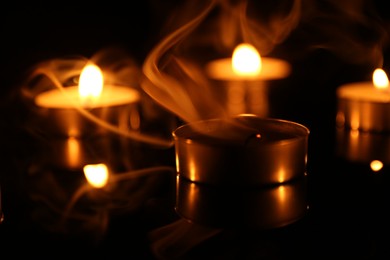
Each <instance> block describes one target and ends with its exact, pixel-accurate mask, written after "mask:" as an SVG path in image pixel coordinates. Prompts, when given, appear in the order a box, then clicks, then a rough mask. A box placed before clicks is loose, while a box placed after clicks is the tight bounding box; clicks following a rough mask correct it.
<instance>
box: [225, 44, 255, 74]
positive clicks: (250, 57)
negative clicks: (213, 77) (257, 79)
mask: <svg viewBox="0 0 390 260" xmlns="http://www.w3.org/2000/svg"><path fill="white" fill-rule="evenodd" d="M261 65H262V63H261V57H260V54H259V53H258V51H257V50H256V48H255V47H253V46H252V45H250V44H248V43H242V44H239V45H238V46H237V47H236V48H235V50H234V52H233V56H232V68H233V71H234V73H236V74H238V75H245V76H258V75H259V74H260V71H261Z"/></svg>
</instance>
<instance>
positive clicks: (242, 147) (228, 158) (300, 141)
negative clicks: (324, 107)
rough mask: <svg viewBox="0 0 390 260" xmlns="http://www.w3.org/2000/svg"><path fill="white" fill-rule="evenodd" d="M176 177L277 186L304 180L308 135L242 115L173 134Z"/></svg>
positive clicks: (284, 124) (282, 122)
mask: <svg viewBox="0 0 390 260" xmlns="http://www.w3.org/2000/svg"><path fill="white" fill-rule="evenodd" d="M173 136H174V141H175V150H176V166H177V172H178V174H180V176H182V177H184V178H186V179H188V180H190V181H193V182H197V183H208V184H218V185H226V184H229V185H239V186H242V185H244V186H248V185H250V186H256V185H271V184H273V185H274V184H281V183H284V182H287V181H291V180H293V179H295V178H299V177H301V176H303V175H304V174H306V163H307V142H308V136H309V130H308V129H307V128H306V127H305V126H303V125H300V124H298V123H295V122H290V121H286V120H279V119H271V118H269V119H265V118H261V117H258V116H255V115H250V114H246V115H240V116H237V117H232V118H231V119H226V120H225V119H222V118H221V119H209V120H204V121H199V122H193V123H189V124H186V125H183V126H180V127H179V128H177V129H176V130H175V131H174V132H173Z"/></svg>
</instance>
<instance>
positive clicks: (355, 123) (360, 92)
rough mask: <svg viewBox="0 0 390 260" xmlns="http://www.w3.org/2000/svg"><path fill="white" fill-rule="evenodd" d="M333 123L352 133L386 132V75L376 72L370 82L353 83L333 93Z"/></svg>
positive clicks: (389, 98) (389, 122) (389, 123)
mask: <svg viewBox="0 0 390 260" xmlns="http://www.w3.org/2000/svg"><path fill="white" fill-rule="evenodd" d="M337 97H338V104H337V115H336V123H337V125H338V126H343V127H346V128H350V129H353V130H363V131H373V132H386V131H389V130H390V89H389V81H388V78H387V75H386V73H385V72H384V71H383V70H382V69H376V70H375V71H374V73H373V77H372V81H364V82H353V83H348V84H345V85H343V86H340V87H339V88H338V89H337Z"/></svg>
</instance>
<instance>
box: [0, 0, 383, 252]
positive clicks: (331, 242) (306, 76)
mask: <svg viewBox="0 0 390 260" xmlns="http://www.w3.org/2000/svg"><path fill="white" fill-rule="evenodd" d="M270 2H271V1H270ZM280 2H283V1H280ZM345 2H347V3H349V2H351V3H350V4H351V5H350V6H353V7H354V8H355V7H356V6H357V5H359V4H360V3H362V8H361V9H359V8H358V9H359V10H360V11H362V13H361V14H362V15H363V17H364V18H365V20H364V21H365V22H364V23H363V22H361V21H362V20H360V19H357V20H356V21H359V22H356V23H353V22H352V20H349V22H346V23H344V22H345V20H344V19H337V18H335V19H333V18H334V17H333V16H320V15H318V16H316V15H313V14H308V15H307V16H304V17H303V18H304V19H302V22H301V23H300V24H299V26H298V27H297V28H296V29H295V30H294V31H292V32H291V35H290V36H289V37H288V38H287V39H286V40H285V41H284V42H283V43H281V44H280V45H279V46H278V47H277V48H275V50H274V53H273V54H275V55H276V56H280V57H283V58H285V59H287V60H288V61H290V63H291V64H292V67H293V73H292V75H291V77H289V78H288V79H286V80H282V81H280V82H273V83H272V84H273V85H274V86H275V88H274V90H273V91H271V97H270V98H271V102H272V104H273V105H272V106H273V110H272V113H273V114H272V116H275V117H278V118H283V119H288V120H293V121H296V122H299V123H302V124H304V125H306V126H307V127H308V128H309V129H310V131H311V133H310V139H309V162H308V166H309V169H308V173H309V176H310V178H309V186H308V187H309V200H310V204H311V209H310V211H309V214H308V216H307V217H305V218H304V219H303V220H301V221H299V222H298V223H296V224H294V225H291V226H289V227H287V228H284V229H281V230H280V229H277V230H275V231H274V230H272V231H266V232H261V231H260V232H259V233H256V232H253V231H247V230H246V231H238V232H233V231H227V232H226V233H222V235H220V236H219V237H218V236H217V237H216V238H214V239H210V240H209V241H206V242H205V243H204V244H201V245H200V246H198V247H195V248H194V249H193V250H192V251H190V252H189V254H188V257H187V256H186V258H188V259H199V258H204V257H205V256H206V257H207V256H210V255H211V256H214V257H215V258H218V257H220V259H242V258H241V257H243V258H244V259H260V258H262V257H265V258H267V259H287V257H289V256H296V257H300V258H308V259H313V257H317V256H322V255H326V256H329V257H336V256H337V255H339V256H344V257H345V256H349V257H351V258H359V257H362V258H363V259H385V258H386V257H387V258H388V257H389V256H390V253H389V249H388V245H389V243H390V241H389V238H388V231H389V227H388V222H389V221H388V220H389V219H390V218H389V217H390V216H389V214H388V209H389V198H390V196H389V195H390V194H389V188H388V185H389V184H390V181H389V174H390V171H389V170H388V169H387V167H388V165H385V168H384V170H382V172H380V173H379V174H372V172H371V171H370V170H369V167H368V165H367V164H366V163H355V162H349V161H348V160H346V159H344V158H340V157H338V156H336V154H335V150H336V145H337V144H336V142H335V123H334V120H335V111H336V103H337V100H336V96H335V90H336V89H337V87H338V86H340V85H341V84H343V83H345V82H350V81H360V80H369V79H370V76H371V73H372V69H373V68H375V67H376V66H377V65H383V68H384V69H385V70H386V69H387V71H389V68H390V65H389V63H388V61H387V57H388V52H389V50H388V48H389V45H388V33H389V32H390V27H389V13H390V12H389V11H390V9H389V8H388V7H387V5H386V6H385V3H384V2H385V1H345ZM317 3H318V5H319V6H320V9H321V10H322V11H324V12H325V13H326V14H332V13H333V11H335V10H337V8H336V9H332V6H334V5H335V4H337V1H317ZM180 4H182V2H180V1H172V0H171V1H157V0H153V1H151V0H149V1H140V2H135V1H128V2H123V1H109V2H104V3H98V2H91V3H86V2H82V3H80V2H78V1H67V2H61V1H60V2H58V1H57V2H46V1H34V2H29V3H19V2H13V3H11V2H10V3H9V4H8V5H7V7H6V8H2V10H1V15H0V26H1V31H0V34H1V48H0V52H1V55H0V64H1V72H0V73H1V74H0V79H1V83H0V94H1V114H0V115H1V118H0V128H1V129H0V131H1V133H2V135H1V140H0V144H1V147H0V149H1V151H0V155H1V157H2V160H1V163H2V165H3V166H2V168H4V170H3V171H1V174H0V177H1V178H0V184H1V187H2V199H3V211H4V212H5V215H6V218H5V219H6V222H5V223H3V224H1V225H2V226H1V225H0V238H1V239H0V241H1V242H2V243H3V244H0V259H12V257H7V256H6V255H5V254H3V253H2V252H3V251H9V252H11V253H12V254H19V253H22V251H24V249H25V248H28V249H29V250H30V251H26V253H27V254H30V255H31V256H34V255H36V256H42V257H44V256H47V257H49V256H51V255H52V253H51V251H50V250H57V252H56V253H62V254H64V255H67V256H73V255H74V254H77V253H79V250H80V249H81V248H82V245H81V244H80V241H79V240H78V239H76V241H73V240H71V239H68V238H67V237H66V238H63V237H62V236H60V238H58V237H57V236H55V235H52V234H51V232H50V231H47V230H42V229H41V228H40V227H36V226H35V225H34V224H35V223H31V222H32V221H31V220H29V221H27V223H26V221H25V218H27V219H29V217H28V216H27V215H25V216H23V217H21V216H20V215H19V214H27V213H26V212H29V210H28V209H29V207H30V205H28V204H25V201H24V200H25V197H24V196H25V194H24V193H23V190H22V189H20V188H21V187H23V185H21V186H20V182H21V183H23V178H24V177H26V176H25V173H24V172H23V164H24V162H25V161H28V160H30V157H29V154H34V153H35V151H34V150H31V147H30V146H29V145H28V143H27V142H28V138H26V136H25V135H24V134H25V133H24V132H23V129H21V128H20V126H18V125H17V123H19V122H20V121H22V120H24V118H23V117H22V116H23V115H24V114H23V113H21V111H20V110H21V108H20V107H19V105H20V104H19V103H18V95H19V90H20V87H21V83H22V82H23V80H24V78H25V76H26V73H28V71H29V69H30V68H31V66H33V65H35V64H36V63H37V62H40V61H42V60H47V59H51V58H57V57H63V56H67V55H82V56H86V57H90V56H92V55H93V54H95V53H96V52H98V51H99V50H102V49H104V48H107V47H113V46H114V47H118V48H122V49H124V50H126V51H127V52H128V54H129V55H130V56H131V57H133V58H134V60H135V61H136V62H137V63H138V64H139V65H140V66H141V65H142V63H143V60H144V59H145V57H146V55H147V54H148V52H149V51H150V50H151V49H152V48H153V46H154V45H155V44H156V43H158V42H159V40H161V39H162V37H163V35H165V33H166V30H165V29H166V27H165V24H166V22H167V21H168V20H169V19H170V18H172V13H174V12H173V11H175V10H176V8H177V7H179V6H180ZM276 5H277V4H275V3H274V4H271V3H269V6H267V8H268V9H266V10H272V8H273V7H275V6H276ZM347 6H348V4H346V5H345V8H347ZM354 8H353V10H355V9H354ZM347 13H348V9H342V12H340V14H341V15H345V14H347ZM324 17H325V18H331V20H329V21H328V20H327V19H325V18H324ZM322 18H324V20H322ZM343 18H346V17H343ZM316 21H319V22H320V24H327V25H332V26H331V27H326V26H324V27H320V28H322V29H323V30H320V29H317V27H316V26H314V25H315V24H316V23H315V22H316ZM344 26H345V27H344ZM329 28H330V29H329ZM337 28H341V29H345V31H342V30H341V33H337V34H335V35H334V36H332V32H335V30H336V29H337ZM346 35H349V36H351V37H352V38H349V39H353V40H351V41H348V40H345V39H344V37H342V36H346ZM346 38H348V37H346ZM330 39H331V40H330ZM337 39H340V42H338V44H336V45H335V44H334V42H337ZM360 40H361V41H360ZM359 41H360V42H359ZM351 42H355V43H357V42H359V44H356V45H352V44H351ZM378 45H380V46H381V48H380V49H381V51H382V53H381V55H379V56H382V59H380V58H377V56H375V55H371V54H368V53H370V52H367V50H370V49H371V50H372V49H374V48H376V47H377V46H378ZM18 116H21V117H20V118H15V117H18ZM384 145H386V144H384ZM168 179H169V178H168ZM14 188H15V189H16V191H15V190H14ZM168 193H169V192H168ZM159 195H160V194H159ZM164 195H166V194H165V193H164ZM169 196H171V194H169V195H168V197H169ZM153 199H155V198H153ZM154 201H157V204H158V205H159V206H156V205H155V204H153V207H151V208H152V209H153V210H150V209H149V211H143V212H142V214H134V215H130V216H128V215H125V216H120V217H117V219H115V218H114V220H113V221H112V223H111V224H110V228H111V229H112V230H113V231H110V232H108V234H107V235H106V236H105V237H104V239H103V240H102V241H101V242H99V243H98V246H97V248H100V251H99V250H98V252H99V253H98V254H97V255H98V256H101V257H102V259H113V258H124V259H127V258H131V259H133V257H135V259H140V257H141V258H143V259H145V258H151V259H153V258H154V257H155V256H153V255H152V253H151V252H150V247H149V240H148V238H147V236H146V235H145V234H146V233H147V232H148V231H150V230H152V229H153V228H156V227H158V226H159V225H161V226H164V225H165V224H168V223H170V221H173V220H175V218H176V217H177V216H176V215H175V214H174V213H173V212H171V211H172V208H169V207H170V206H171V205H170V203H169V202H168V203H167V204H168V205H167V206H168V210H161V209H159V207H161V208H162V207H163V206H165V205H166V204H165V203H166V202H165V200H163V202H161V201H159V200H157V199H156V200H154ZM150 203H151V202H150ZM22 207H23V208H22ZM25 207H26V208H27V210H26V209H25ZM156 208H158V209H156ZM162 212H163V213H162ZM8 216H10V218H11V219H10V220H7V217H8ZM13 217H14V218H15V220H14V219H12V218H13ZM159 217H160V219H159ZM20 219H21V220H22V221H21V222H22V223H21V224H20V225H19V222H18V221H20ZM7 221H9V222H7ZM30 226H32V227H30ZM194 236H195V235H194ZM53 237H54V238H53ZM81 241H82V239H81ZM178 244H180V243H178ZM89 246H90V245H89ZM49 247H51V248H52V249H50V248H49ZM10 248H16V249H12V250H5V249H10ZM87 248H88V250H95V249H96V248H95V247H94V246H92V247H91V246H90V247H87ZM172 248H173V249H172ZM172 248H170V249H171V250H173V251H169V249H168V251H167V252H165V253H166V255H168V256H170V255H171V256H174V255H175V253H174V252H175V250H178V251H180V247H179V246H177V248H176V247H175V245H172ZM31 250H32V251H31ZM88 250H85V251H88ZM46 251H47V252H50V253H45V252H46ZM99 254H100V255H99ZM191 254H192V255H191ZM97 255H96V256H95V255H94V256H95V257H97ZM109 256H111V257H109ZM167 258H168V259H169V258H170V257H167ZM172 258H174V257H172Z"/></svg>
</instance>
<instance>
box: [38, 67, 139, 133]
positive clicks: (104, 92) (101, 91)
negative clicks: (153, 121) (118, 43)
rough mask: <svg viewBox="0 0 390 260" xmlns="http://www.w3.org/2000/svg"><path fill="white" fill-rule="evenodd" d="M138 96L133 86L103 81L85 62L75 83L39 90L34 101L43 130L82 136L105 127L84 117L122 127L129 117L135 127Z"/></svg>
mask: <svg viewBox="0 0 390 260" xmlns="http://www.w3.org/2000/svg"><path fill="white" fill-rule="evenodd" d="M139 99H140V94H139V92H138V91H137V90H135V89H132V88H129V87H125V86H116V85H104V78H103V74H102V72H101V70H100V68H99V67H98V66H96V65H95V64H92V63H89V64H87V65H86V66H85V67H84V69H83V71H82V72H81V74H80V78H79V85H78V86H69V87H60V88H56V89H51V90H48V91H45V92H42V93H39V94H38V95H37V96H36V97H35V100H34V102H35V105H36V106H37V107H38V108H39V109H41V110H40V113H41V114H42V115H43V117H44V118H45V121H46V122H47V123H46V124H45V126H46V130H48V131H49V132H51V133H55V134H60V135H65V136H83V135H86V134H89V135H90V134H91V132H102V131H104V130H105V128H104V127H101V126H100V125H99V123H96V122H92V121H91V120H88V119H91V118H92V119H94V118H95V119H96V118H97V119H98V120H97V122H99V120H100V121H104V122H106V121H107V122H108V123H111V124H114V125H117V126H118V125H119V126H122V127H124V128H126V127H128V126H129V125H128V122H127V121H131V123H133V125H132V127H138V126H137V122H138V121H139V119H138V110H137V102H138V101H139ZM95 121H96V120H95ZM134 124H135V125H134Z"/></svg>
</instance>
